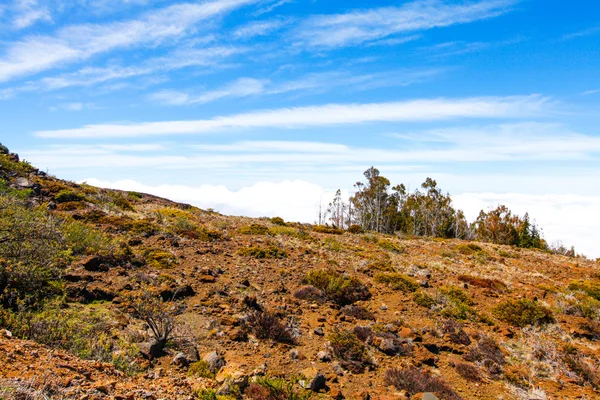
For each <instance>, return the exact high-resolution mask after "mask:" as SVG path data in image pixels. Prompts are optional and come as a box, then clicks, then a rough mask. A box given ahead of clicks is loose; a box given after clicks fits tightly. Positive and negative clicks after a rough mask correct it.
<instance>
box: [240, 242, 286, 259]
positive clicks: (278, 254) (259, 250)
mask: <svg viewBox="0 0 600 400" xmlns="http://www.w3.org/2000/svg"><path fill="white" fill-rule="evenodd" d="M237 253H238V254H239V255H241V256H246V257H254V258H259V259H261V258H286V257H287V253H286V252H285V251H283V250H281V249H280V248H279V247H277V246H273V245H271V246H269V247H259V246H252V247H246V248H242V249H239V250H238V252H237Z"/></svg>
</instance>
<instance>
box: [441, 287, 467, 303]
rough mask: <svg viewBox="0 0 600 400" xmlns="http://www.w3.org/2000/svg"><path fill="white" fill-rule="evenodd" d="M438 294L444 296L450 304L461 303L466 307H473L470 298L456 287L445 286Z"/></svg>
mask: <svg viewBox="0 0 600 400" xmlns="http://www.w3.org/2000/svg"><path fill="white" fill-rule="evenodd" d="M439 292H440V293H441V294H442V295H444V296H446V297H447V298H448V300H450V301H451V302H452V303H461V304H464V305H467V306H471V305H473V300H471V297H470V296H469V295H468V294H467V293H466V292H465V291H464V290H462V289H461V288H458V287H456V286H445V287H442V288H440V289H439Z"/></svg>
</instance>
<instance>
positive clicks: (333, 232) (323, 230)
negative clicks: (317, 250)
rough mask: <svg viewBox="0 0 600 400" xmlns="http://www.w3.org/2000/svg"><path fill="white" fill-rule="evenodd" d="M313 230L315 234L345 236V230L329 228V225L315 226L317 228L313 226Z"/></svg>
mask: <svg viewBox="0 0 600 400" xmlns="http://www.w3.org/2000/svg"><path fill="white" fill-rule="evenodd" d="M312 230H313V231H314V232H318V233H328V234H330V235H343V234H344V230H343V229H340V228H337V227H335V226H329V225H315V226H313V228H312Z"/></svg>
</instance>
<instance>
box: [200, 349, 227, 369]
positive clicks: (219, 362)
mask: <svg viewBox="0 0 600 400" xmlns="http://www.w3.org/2000/svg"><path fill="white" fill-rule="evenodd" d="M202 360H204V361H205V362H206V363H207V364H208V368H209V369H210V370H211V372H212V373H214V374H216V373H217V372H219V370H220V369H221V368H223V367H224V366H225V364H226V362H225V359H224V358H223V357H221V356H220V355H219V353H217V352H216V351H213V352H210V353H206V354H205V355H204V356H202Z"/></svg>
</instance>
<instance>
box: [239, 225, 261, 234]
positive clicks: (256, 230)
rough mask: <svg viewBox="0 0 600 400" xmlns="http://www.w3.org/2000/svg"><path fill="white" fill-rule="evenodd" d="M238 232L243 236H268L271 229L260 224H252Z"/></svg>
mask: <svg viewBox="0 0 600 400" xmlns="http://www.w3.org/2000/svg"><path fill="white" fill-rule="evenodd" d="M238 232H239V233H241V234H242V235H266V234H267V233H269V228H267V227H266V226H264V225H260V224H251V225H248V226H242V227H240V228H239V229H238Z"/></svg>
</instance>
